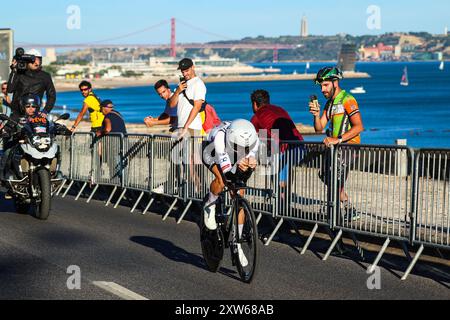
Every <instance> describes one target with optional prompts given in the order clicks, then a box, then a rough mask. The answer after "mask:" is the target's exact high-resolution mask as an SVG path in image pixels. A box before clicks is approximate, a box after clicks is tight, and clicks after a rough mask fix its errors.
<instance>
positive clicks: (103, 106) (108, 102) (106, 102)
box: [100, 100, 114, 108]
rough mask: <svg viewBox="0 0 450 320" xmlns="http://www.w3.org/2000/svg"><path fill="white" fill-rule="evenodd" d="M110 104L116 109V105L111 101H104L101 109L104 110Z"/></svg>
mask: <svg viewBox="0 0 450 320" xmlns="http://www.w3.org/2000/svg"><path fill="white" fill-rule="evenodd" d="M108 104H111V105H112V107H114V104H113V102H112V101H111V100H103V101H102V102H101V103H100V107H102V108H105V107H108Z"/></svg>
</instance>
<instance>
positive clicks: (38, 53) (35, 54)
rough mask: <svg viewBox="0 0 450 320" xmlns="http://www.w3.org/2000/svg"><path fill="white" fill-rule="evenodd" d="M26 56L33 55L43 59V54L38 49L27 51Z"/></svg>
mask: <svg viewBox="0 0 450 320" xmlns="http://www.w3.org/2000/svg"><path fill="white" fill-rule="evenodd" d="M25 54H29V55H33V56H35V57H40V58H42V54H41V52H40V51H39V50H37V49H28V50H27V51H25Z"/></svg>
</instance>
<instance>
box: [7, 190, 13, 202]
mask: <svg viewBox="0 0 450 320" xmlns="http://www.w3.org/2000/svg"><path fill="white" fill-rule="evenodd" d="M12 198H13V196H12V193H11V190H8V191H7V192H6V193H5V200H11V199H12Z"/></svg>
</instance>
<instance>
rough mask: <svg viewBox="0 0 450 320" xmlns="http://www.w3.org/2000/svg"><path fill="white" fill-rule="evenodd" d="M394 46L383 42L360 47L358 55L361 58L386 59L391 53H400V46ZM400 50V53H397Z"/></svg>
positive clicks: (391, 55)
mask: <svg viewBox="0 0 450 320" xmlns="http://www.w3.org/2000/svg"><path fill="white" fill-rule="evenodd" d="M397 47H399V48H394V47H393V46H385V45H384V44H383V43H381V42H380V43H378V44H377V45H376V46H372V47H361V48H360V49H359V55H360V59H361V60H388V59H391V58H392V57H393V55H396V54H401V47H400V46H397ZM399 52H400V53H399Z"/></svg>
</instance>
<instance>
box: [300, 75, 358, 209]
mask: <svg viewBox="0 0 450 320" xmlns="http://www.w3.org/2000/svg"><path fill="white" fill-rule="evenodd" d="M342 78H343V76H342V72H341V71H340V70H339V69H338V68H336V67H325V68H322V69H320V70H319V72H318V73H317V75H316V78H315V79H314V83H315V84H318V85H320V88H321V91H322V94H323V96H324V97H325V98H326V99H328V101H327V102H326V104H325V108H324V111H323V114H322V116H320V105H319V103H318V101H317V100H315V99H312V101H310V102H309V111H310V113H311V114H312V115H313V116H314V129H315V131H316V132H320V133H322V132H323V131H324V129H325V127H326V125H327V124H328V123H329V130H327V137H326V138H325V139H324V140H323V143H324V144H325V145H326V146H327V147H329V146H332V145H337V144H340V143H351V144H359V143H360V142H361V138H360V133H361V132H362V131H363V130H364V127H363V122H362V119H361V113H360V111H359V106H358V103H357V102H356V99H355V98H354V97H353V96H352V95H351V94H349V93H347V92H346V91H345V90H343V89H341V87H340V85H339V81H340V80H342ZM351 161H352V159H346V160H344V159H342V157H339V159H338V167H339V169H340V170H339V172H338V185H339V198H340V200H341V202H344V203H347V202H348V195H347V193H346V192H345V191H344V183H345V179H346V178H347V176H348V171H349V166H350V162H351ZM322 177H323V180H324V181H325V183H329V181H330V179H329V168H323V173H322Z"/></svg>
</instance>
